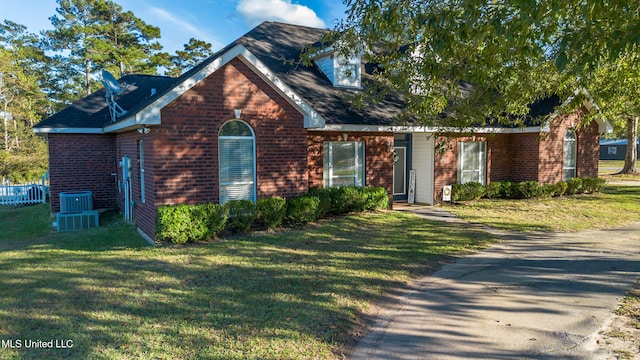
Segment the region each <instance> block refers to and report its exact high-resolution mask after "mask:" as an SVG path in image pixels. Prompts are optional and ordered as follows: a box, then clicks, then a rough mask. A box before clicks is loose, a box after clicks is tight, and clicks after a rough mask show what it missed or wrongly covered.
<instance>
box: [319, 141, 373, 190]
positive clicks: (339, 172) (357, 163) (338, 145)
mask: <svg viewBox="0 0 640 360" xmlns="http://www.w3.org/2000/svg"><path fill="white" fill-rule="evenodd" d="M364 185H365V184H364V142H360V141H327V142H325V143H324V187H334V186H364Z"/></svg>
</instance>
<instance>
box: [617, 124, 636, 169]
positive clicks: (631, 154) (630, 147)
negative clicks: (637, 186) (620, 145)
mask: <svg viewBox="0 0 640 360" xmlns="http://www.w3.org/2000/svg"><path fill="white" fill-rule="evenodd" d="M637 160H638V117H637V116H636V117H633V116H629V117H628V118H627V153H626V154H625V156H624V168H622V171H621V172H620V173H621V174H632V173H635V172H636V171H637V169H636V162H637Z"/></svg>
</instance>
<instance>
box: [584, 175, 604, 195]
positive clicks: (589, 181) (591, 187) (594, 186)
mask: <svg viewBox="0 0 640 360" xmlns="http://www.w3.org/2000/svg"><path fill="white" fill-rule="evenodd" d="M606 182H607V180H605V179H603V178H591V177H584V178H582V189H583V191H584V192H586V193H596V192H600V190H602V188H603V187H604V184H605V183H606Z"/></svg>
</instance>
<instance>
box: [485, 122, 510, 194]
mask: <svg viewBox="0 0 640 360" xmlns="http://www.w3.org/2000/svg"><path fill="white" fill-rule="evenodd" d="M512 143H513V136H512V135H511V134H492V135H489V136H487V183H490V182H494V181H507V180H509V179H510V177H511V167H512V166H511V162H512V160H513V154H512V153H511V148H512Z"/></svg>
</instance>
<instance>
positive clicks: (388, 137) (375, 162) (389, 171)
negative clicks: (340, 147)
mask: <svg viewBox="0 0 640 360" xmlns="http://www.w3.org/2000/svg"><path fill="white" fill-rule="evenodd" d="M345 133H346V134H348V135H347V140H346V141H363V142H364V143H365V145H364V147H365V148H364V156H365V164H364V167H365V185H366V186H370V187H378V186H380V187H384V188H385V189H386V190H387V192H388V193H389V194H393V152H392V151H389V146H393V133H390V132H389V133H367V132H349V133H347V132H325V131H309V137H308V143H307V146H308V162H309V187H320V188H321V187H323V184H324V142H325V141H345V140H344V138H343V135H342V134H345ZM389 144H390V145H389ZM391 196H393V195H391Z"/></svg>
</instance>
